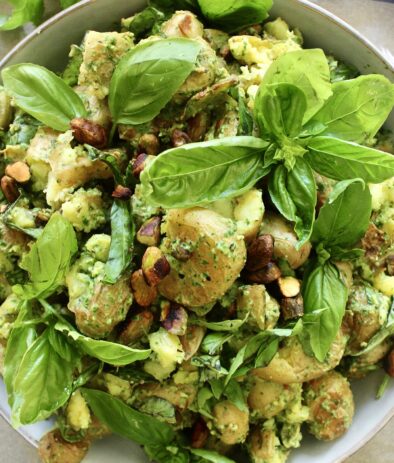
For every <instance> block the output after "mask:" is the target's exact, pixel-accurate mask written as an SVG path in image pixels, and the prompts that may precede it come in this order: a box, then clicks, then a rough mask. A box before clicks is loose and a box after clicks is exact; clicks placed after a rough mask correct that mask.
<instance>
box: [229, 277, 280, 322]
mask: <svg viewBox="0 0 394 463" xmlns="http://www.w3.org/2000/svg"><path fill="white" fill-rule="evenodd" d="M248 313H250V317H249V319H248V324H249V325H251V326H253V327H254V328H259V329H261V330H268V329H272V328H274V327H275V325H276V323H277V321H278V319H279V315H280V311H279V304H278V302H277V301H276V300H275V299H274V298H273V297H271V296H270V295H269V294H268V292H267V290H266V289H265V286H264V285H245V286H242V287H241V288H240V292H239V294H238V297H237V314H238V316H239V317H240V318H244V317H245V316H246V315H247V314H248Z"/></svg>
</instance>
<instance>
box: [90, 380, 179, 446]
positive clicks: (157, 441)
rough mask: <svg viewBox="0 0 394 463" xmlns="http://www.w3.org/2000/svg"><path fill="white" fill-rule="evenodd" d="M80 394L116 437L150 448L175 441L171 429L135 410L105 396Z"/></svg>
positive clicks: (100, 392)
mask: <svg viewBox="0 0 394 463" xmlns="http://www.w3.org/2000/svg"><path fill="white" fill-rule="evenodd" d="M81 392H82V394H83V396H84V398H85V399H86V401H87V402H88V404H89V407H90V408H91V409H92V411H93V413H94V414H95V416H97V418H98V419H99V420H100V421H101V422H103V423H104V424H106V425H107V426H108V427H109V428H110V430H111V431H112V432H114V433H115V434H119V435H120V436H123V437H126V438H127V439H131V440H133V441H135V442H137V444H140V445H146V446H149V447H150V446H155V445H156V446H162V447H166V446H167V445H169V444H170V443H171V441H172V440H173V439H174V437H175V432H174V430H173V429H172V427H171V426H170V425H168V424H166V423H162V422H160V421H158V420H156V419H155V418H152V417H151V416H149V415H145V414H143V413H140V412H138V411H136V410H134V409H132V408H131V407H129V406H128V405H126V404H125V403H124V402H122V401H121V400H119V399H117V398H116V397H114V396H112V395H110V394H107V393H106V392H102V391H96V390H94V389H85V388H84V389H82V390H81Z"/></svg>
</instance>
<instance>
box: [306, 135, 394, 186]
mask: <svg viewBox="0 0 394 463" xmlns="http://www.w3.org/2000/svg"><path fill="white" fill-rule="evenodd" d="M308 148H309V153H307V154H306V155H305V159H306V160H307V162H309V164H310V166H311V167H312V168H313V169H314V170H315V171H316V172H318V173H319V174H321V175H324V176H326V177H329V178H333V179H335V180H346V179H352V178H362V179H363V180H364V181H365V182H370V183H381V182H383V181H384V180H387V179H388V178H391V177H394V156H393V155H392V154H389V153H385V152H383V151H379V150H375V149H373V148H367V147H366V146H361V145H357V144H356V143H351V142H347V141H344V140H339V139H338V138H331V137H315V138H312V139H311V140H310V141H309V142H308Z"/></svg>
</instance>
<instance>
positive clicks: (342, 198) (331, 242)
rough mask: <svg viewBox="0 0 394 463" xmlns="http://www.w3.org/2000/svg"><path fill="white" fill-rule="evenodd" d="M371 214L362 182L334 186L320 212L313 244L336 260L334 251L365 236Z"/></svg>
mask: <svg viewBox="0 0 394 463" xmlns="http://www.w3.org/2000/svg"><path fill="white" fill-rule="evenodd" d="M338 192H339V193H338ZM371 212H372V205H371V193H370V192H369V188H368V186H367V185H365V183H364V182H363V181H362V180H360V179H354V180H344V181H343V182H339V183H337V185H335V187H334V190H333V191H332V193H331V194H330V196H329V197H328V200H327V202H326V203H325V204H324V206H323V207H322V208H321V209H320V212H319V216H318V218H317V219H316V222H315V225H314V228H313V234H312V242H314V243H322V244H323V245H324V247H325V248H326V249H328V250H329V252H330V253H331V255H332V256H333V257H336V258H339V256H338V255H336V248H337V247H338V248H348V247H350V246H352V245H354V244H355V243H356V242H357V241H358V240H359V239H360V238H362V237H363V236H364V234H365V232H366V230H367V228H368V225H369V220H370V217H371ZM339 251H340V250H339ZM339 254H341V253H340V252H339Z"/></svg>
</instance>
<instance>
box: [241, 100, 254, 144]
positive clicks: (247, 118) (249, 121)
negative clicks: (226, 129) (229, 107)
mask: <svg viewBox="0 0 394 463" xmlns="http://www.w3.org/2000/svg"><path fill="white" fill-rule="evenodd" d="M238 117H239V128H238V135H253V128H254V123H253V116H252V113H251V112H250V111H249V109H248V107H247V105H246V102H245V98H244V97H242V96H241V95H239V97H238Z"/></svg>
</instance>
